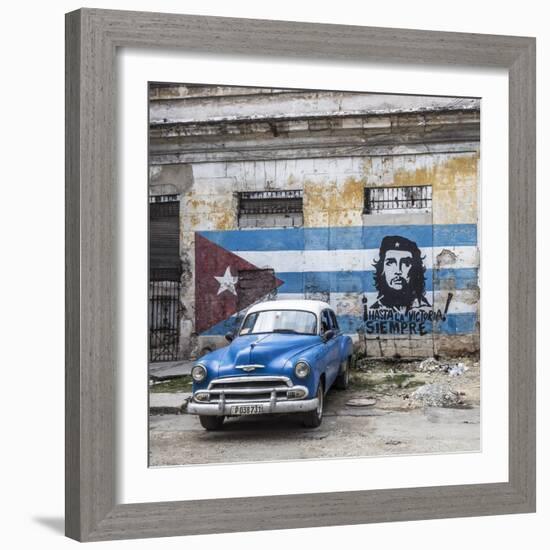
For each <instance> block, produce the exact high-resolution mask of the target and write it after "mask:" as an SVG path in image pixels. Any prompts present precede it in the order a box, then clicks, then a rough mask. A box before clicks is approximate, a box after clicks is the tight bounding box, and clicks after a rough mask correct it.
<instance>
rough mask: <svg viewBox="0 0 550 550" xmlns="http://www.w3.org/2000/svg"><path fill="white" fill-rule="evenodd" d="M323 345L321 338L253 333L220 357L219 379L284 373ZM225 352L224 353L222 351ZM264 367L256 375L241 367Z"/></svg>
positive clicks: (231, 346)
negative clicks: (294, 360) (291, 362)
mask: <svg viewBox="0 0 550 550" xmlns="http://www.w3.org/2000/svg"><path fill="white" fill-rule="evenodd" d="M320 342H321V338H320V337H319V336H308V335H300V334H278V333H275V334H253V335H250V336H239V337H238V338H235V340H233V342H231V345H229V346H227V347H226V348H223V350H224V353H221V354H220V356H219V358H218V373H217V375H218V376H235V375H239V376H246V375H258V374H273V373H277V374H281V370H282V369H284V367H285V364H286V362H287V361H288V360H289V359H291V358H292V357H293V356H295V355H298V354H300V353H303V352H304V351H305V350H307V349H309V348H310V347H312V346H315V345H318V344H319V343H320ZM219 351H221V350H219ZM243 365H261V366H262V367H263V368H257V369H256V370H254V371H252V372H248V373H247V372H246V371H244V370H243V369H240V368H238V367H240V366H243Z"/></svg>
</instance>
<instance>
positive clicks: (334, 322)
mask: <svg viewBox="0 0 550 550" xmlns="http://www.w3.org/2000/svg"><path fill="white" fill-rule="evenodd" d="M329 316H330V320H331V321H332V328H333V329H334V330H336V331H338V330H340V327H339V326H338V319H337V318H336V314H335V313H334V311H329Z"/></svg>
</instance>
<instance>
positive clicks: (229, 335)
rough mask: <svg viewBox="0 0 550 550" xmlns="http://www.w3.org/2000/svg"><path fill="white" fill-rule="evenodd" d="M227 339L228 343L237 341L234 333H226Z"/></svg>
mask: <svg viewBox="0 0 550 550" xmlns="http://www.w3.org/2000/svg"><path fill="white" fill-rule="evenodd" d="M225 339H226V340H227V341H228V342H233V340H235V335H234V334H233V333H232V332H228V333H226V335H225Z"/></svg>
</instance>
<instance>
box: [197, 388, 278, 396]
mask: <svg viewBox="0 0 550 550" xmlns="http://www.w3.org/2000/svg"><path fill="white" fill-rule="evenodd" d="M287 390H288V386H277V387H275V386H259V387H257V388H222V389H219V390H218V389H216V388H213V389H211V390H208V393H209V394H211V395H220V394H221V393H231V394H235V395H247V394H252V393H268V392H272V391H275V392H277V391H284V392H286V391H287ZM202 391H205V390H202ZM197 393H198V392H197Z"/></svg>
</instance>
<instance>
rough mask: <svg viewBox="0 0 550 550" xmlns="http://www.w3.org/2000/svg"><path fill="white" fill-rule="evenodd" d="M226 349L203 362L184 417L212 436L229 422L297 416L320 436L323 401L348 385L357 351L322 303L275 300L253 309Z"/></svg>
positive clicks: (195, 369)
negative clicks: (258, 416) (187, 415)
mask: <svg viewBox="0 0 550 550" xmlns="http://www.w3.org/2000/svg"><path fill="white" fill-rule="evenodd" d="M226 338H227V339H228V340H229V341H230V342H231V344H230V345H229V346H226V347H223V348H220V349H218V350H216V351H213V352H211V353H208V354H207V355H204V356H203V357H201V358H200V359H199V360H198V362H197V363H196V364H195V365H194V366H193V368H192V370H191V376H192V378H193V398H192V399H191V401H190V402H189V404H188V406H187V412H188V413H190V414H196V415H199V420H200V422H201V424H202V426H203V427H204V428H205V429H207V430H217V429H219V428H221V426H222V424H223V421H224V418H225V417H226V416H242V415H256V414H273V413H297V414H300V415H301V419H302V422H303V424H304V425H305V426H307V427H311V428H315V427H317V426H319V425H320V424H321V420H322V418H323V403H324V396H325V394H326V393H327V391H328V390H329V389H330V388H331V387H332V386H335V387H337V388H340V389H345V388H347V386H348V382H349V369H350V365H351V359H352V352H353V345H352V341H351V338H350V337H349V336H347V335H344V334H342V332H341V331H340V329H339V327H338V321H337V319H336V315H335V313H334V311H333V309H332V308H331V307H330V306H329V305H328V304H327V303H325V302H321V301H317V300H277V301H269V302H261V303H259V304H256V305H254V306H252V307H251V308H250V309H249V310H248V311H247V313H246V316H245V318H244V320H243V322H242V324H241V326H240V328H239V330H238V332H237V333H236V334H235V335H231V334H228V335H227V336H226Z"/></svg>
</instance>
